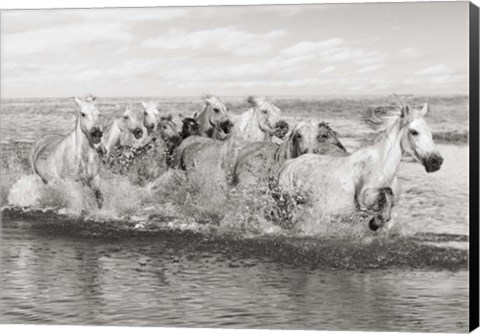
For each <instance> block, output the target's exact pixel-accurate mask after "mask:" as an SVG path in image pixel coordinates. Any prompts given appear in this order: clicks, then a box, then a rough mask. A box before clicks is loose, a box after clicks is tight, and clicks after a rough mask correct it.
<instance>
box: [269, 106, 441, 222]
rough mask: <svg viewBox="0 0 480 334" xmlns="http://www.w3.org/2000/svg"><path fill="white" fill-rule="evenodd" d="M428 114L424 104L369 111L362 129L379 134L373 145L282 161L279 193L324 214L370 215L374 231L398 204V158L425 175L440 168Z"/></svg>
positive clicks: (389, 217) (388, 217)
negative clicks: (417, 166)
mask: <svg viewBox="0 0 480 334" xmlns="http://www.w3.org/2000/svg"><path fill="white" fill-rule="evenodd" d="M428 112H429V106H428V104H427V103H425V104H424V106H423V108H421V109H414V108H411V107H410V106H408V105H405V106H402V107H388V108H387V107H378V108H372V109H368V110H367V111H366V112H365V113H364V115H363V120H364V123H365V124H366V125H368V126H369V127H371V128H372V129H374V130H377V131H381V133H380V134H378V136H377V137H376V139H375V140H374V142H373V143H372V144H370V145H367V146H364V147H361V148H360V149H358V150H357V151H355V152H353V153H352V154H350V155H348V156H345V157H333V156H328V155H315V154H304V155H301V156H300V157H297V158H295V159H291V160H289V161H287V162H286V163H285V164H284V166H283V167H282V168H281V169H280V171H279V173H278V189H279V191H280V192H281V193H285V194H300V196H301V197H303V198H306V199H307V201H308V202H310V204H311V205H313V206H314V207H315V208H318V209H319V210H320V211H321V212H322V213H326V214H333V215H336V214H340V215H343V214H350V213H355V212H360V213H364V214H367V215H372V214H373V218H371V219H370V221H369V227H370V229H371V230H373V231H376V230H378V229H379V228H380V227H382V226H383V225H384V224H385V223H387V222H388V221H389V220H390V219H391V210H392V208H393V205H395V203H396V202H397V201H398V197H399V185H398V180H397V176H396V174H397V170H398V167H399V165H400V162H401V159H402V156H404V155H410V156H412V157H413V158H414V159H415V161H417V162H418V163H420V164H422V165H423V166H424V167H425V170H426V172H427V173H432V172H435V171H437V170H439V169H440V167H441V165H442V163H443V158H442V156H441V155H440V154H439V152H438V151H437V150H436V148H435V144H434V142H433V139H432V133H431V131H430V129H429V127H428V125H427V123H426V122H425V120H424V117H425V116H426V115H427V113H428Z"/></svg>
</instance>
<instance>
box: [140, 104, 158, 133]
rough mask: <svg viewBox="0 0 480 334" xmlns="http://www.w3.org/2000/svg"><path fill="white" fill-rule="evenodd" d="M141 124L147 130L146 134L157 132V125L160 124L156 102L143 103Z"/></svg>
mask: <svg viewBox="0 0 480 334" xmlns="http://www.w3.org/2000/svg"><path fill="white" fill-rule="evenodd" d="M142 107H143V115H144V117H143V124H144V125H145V127H146V128H147V131H148V134H151V133H152V132H155V131H156V130H157V126H158V123H160V111H159V104H158V103H156V102H151V101H150V102H143V101H142Z"/></svg>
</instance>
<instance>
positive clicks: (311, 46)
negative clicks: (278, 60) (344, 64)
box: [282, 38, 382, 64]
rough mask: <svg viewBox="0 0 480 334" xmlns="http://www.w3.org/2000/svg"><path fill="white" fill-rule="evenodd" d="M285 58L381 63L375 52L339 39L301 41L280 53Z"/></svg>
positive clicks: (377, 53) (378, 55)
mask: <svg viewBox="0 0 480 334" xmlns="http://www.w3.org/2000/svg"><path fill="white" fill-rule="evenodd" d="M282 53H283V54H284V55H286V56H306V55H309V56H311V57H312V58H318V59H320V60H323V61H325V62H340V61H347V60H352V61H354V62H355V63H358V64H372V63H376V62H379V61H381V58H382V57H381V54H380V52H378V51H376V50H371V51H367V50H365V49H362V48H356V47H351V46H348V45H346V43H345V41H344V40H343V39H341V38H330V39H327V40H323V41H318V42H312V41H302V42H300V43H297V44H295V45H293V46H290V47H288V48H286V49H284V50H283V52H282Z"/></svg>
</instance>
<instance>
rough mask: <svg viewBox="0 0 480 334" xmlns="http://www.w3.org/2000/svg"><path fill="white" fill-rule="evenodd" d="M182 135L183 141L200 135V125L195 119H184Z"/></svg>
mask: <svg viewBox="0 0 480 334" xmlns="http://www.w3.org/2000/svg"><path fill="white" fill-rule="evenodd" d="M180 135H181V137H182V139H185V138H188V137H190V136H199V135H200V125H199V124H198V123H197V121H196V120H195V118H191V117H182V132H181V134H180Z"/></svg>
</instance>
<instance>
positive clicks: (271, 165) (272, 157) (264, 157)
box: [232, 121, 347, 185]
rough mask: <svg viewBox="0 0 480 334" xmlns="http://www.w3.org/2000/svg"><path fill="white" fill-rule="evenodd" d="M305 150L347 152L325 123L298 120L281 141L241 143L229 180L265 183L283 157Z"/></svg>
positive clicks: (291, 156)
mask: <svg viewBox="0 0 480 334" xmlns="http://www.w3.org/2000/svg"><path fill="white" fill-rule="evenodd" d="M307 153H314V154H335V155H346V154H347V152H346V150H345V147H343V145H342V143H341V142H340V141H339V140H338V138H337V133H336V132H335V131H333V129H332V128H331V127H330V126H329V125H328V124H327V123H325V122H320V123H317V122H313V121H310V122H306V121H302V122H299V123H297V124H296V125H295V126H294V127H293V129H292V131H291V132H290V134H289V135H288V138H287V139H286V140H285V141H284V142H283V143H281V144H276V143H273V142H266V141H259V142H253V143H249V144H247V145H245V146H244V147H243V148H242V149H241V150H240V152H239V153H238V157H237V159H236V161H235V164H234V166H233V175H232V176H233V177H232V182H234V184H238V183H241V184H243V185H251V184H252V183H253V184H258V182H259V181H260V182H265V181H267V180H268V179H269V178H270V177H273V176H274V175H275V174H277V173H278V170H279V169H280V168H281V167H282V165H283V163H284V162H285V161H286V160H288V159H293V158H296V157H299V156H300V155H302V154H307ZM250 181H251V182H250Z"/></svg>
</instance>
